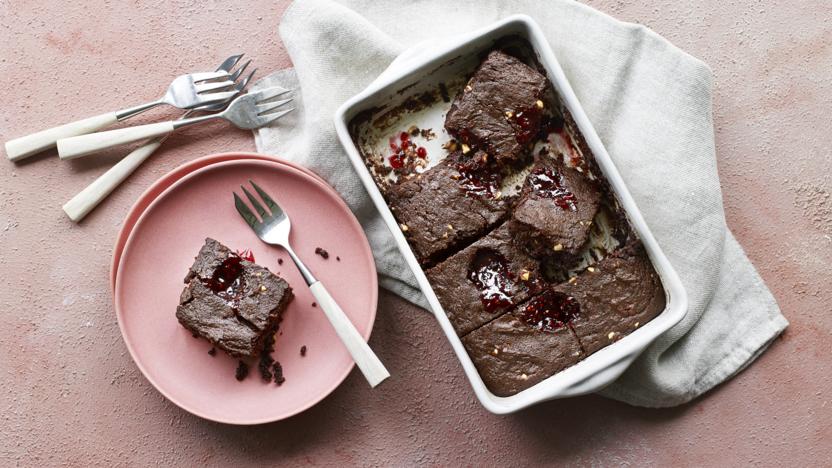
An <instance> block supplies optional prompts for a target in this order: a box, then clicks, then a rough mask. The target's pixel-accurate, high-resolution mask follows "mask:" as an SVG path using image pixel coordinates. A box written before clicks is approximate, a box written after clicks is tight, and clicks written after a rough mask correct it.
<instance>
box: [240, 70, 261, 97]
mask: <svg viewBox="0 0 832 468" xmlns="http://www.w3.org/2000/svg"><path fill="white" fill-rule="evenodd" d="M255 73H257V69H256V68H255V69H254V70H252V71H251V73H249V74H248V76H246V77H245V78H243V81H241V82H239V83H238V84H237V90H239V91H242V90H244V89H246V86H248V82H249V81H250V80H251V77H253V76H254V74H255Z"/></svg>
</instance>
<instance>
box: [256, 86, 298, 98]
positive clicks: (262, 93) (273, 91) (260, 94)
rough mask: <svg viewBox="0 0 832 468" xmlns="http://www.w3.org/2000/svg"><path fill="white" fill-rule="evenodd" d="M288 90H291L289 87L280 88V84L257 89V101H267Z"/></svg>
mask: <svg viewBox="0 0 832 468" xmlns="http://www.w3.org/2000/svg"><path fill="white" fill-rule="evenodd" d="M288 92H291V90H290V89H286V88H282V87H280V86H273V87H271V88H266V89H262V90H259V91H257V93H256V94H257V102H263V101H267V100H269V99H272V98H276V97H278V96H282V95H284V94H286V93H288Z"/></svg>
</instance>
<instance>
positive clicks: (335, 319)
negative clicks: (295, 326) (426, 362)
mask: <svg viewBox="0 0 832 468" xmlns="http://www.w3.org/2000/svg"><path fill="white" fill-rule="evenodd" d="M249 183H250V184H251V186H252V187H254V190H255V191H257V194H258V195H260V199H262V200H263V203H265V205H266V206H267V207H268V211H267V210H266V208H264V207H263V205H262V204H260V202H259V201H258V200H257V199H256V198H255V197H254V196H253V195H252V194H251V193H250V192H249V191H248V190H247V189H246V188H245V187H244V186H242V185H241V186H240V188H241V189H243V193H245V195H246V198H248V201H249V202H250V203H251V206H253V207H254V209H255V210H256V211H257V214H259V215H260V218H259V220H258V218H257V216H255V215H254V213H252V212H251V210H250V209H249V208H248V206H246V204H245V202H243V200H242V199H241V198H240V196H239V195H237V192H234V205H235V206H236V207H237V212H239V213H240V216H242V217H243V219H244V220H245V222H246V223H248V225H249V226H250V227H251V229H253V230H254V232H255V234H257V237H259V238H260V240H262V241H263V242H265V243H267V244H271V245H278V246H280V247H283V249H284V250H285V251H286V253H288V254H289V257H291V258H292V261H293V262H295V266H296V267H297V268H298V270H300V274H301V276H303V279H304V280H305V281H306V284H307V285H309V289H310V290H311V291H312V295H313V296H315V299H316V300H317V301H318V304H320V306H321V309H322V310H323V311H324V313H325V314H326V318H327V319H329V322H330V323H331V324H332V326H333V328H335V332H336V333H337V334H338V337H339V338H341V341H342V342H343V343H344V345H345V346H346V347H347V350H348V351H349V353H350V355H351V356H352V359H353V361H355V363H356V364H357V365H358V368H359V369H361V372H362V373H363V374H364V377H365V378H366V379H367V382H369V383H370V386H371V387H375V386H376V385H378V384H380V383H381V382H382V381H383V380H384V379H386V378H387V377H390V373H389V372H387V369H386V368H385V367H384V364H382V363H381V361H380V360H379V358H378V356H376V355H375V353H373V350H372V349H370V346H369V345H368V344H367V342H366V341H364V337H362V336H361V334H360V333H358V330H356V329H355V326H353V324H352V322H350V319H349V318H348V317H347V315H346V314H345V313H344V311H343V310H341V307H340V306H338V303H336V302H335V300H334V299H333V298H332V296H331V295H330V294H329V292H328V291H327V290H326V288H325V287H324V285H323V284H321V282H320V281H318V280H317V279H316V278H315V276H314V275H313V274H312V272H311V271H309V268H307V267H306V265H304V263H303V262H302V261H301V259H300V258H298V255H297V254H296V253H295V251H294V250H292V246H291V245H290V244H289V231H290V230H291V223H290V221H289V216H288V215H287V214H286V213H285V212H284V211H283V210H282V209H281V208H280V206H279V205H278V204H277V203H276V202H275V201H274V200H273V199H272V198H271V197H270V196H269V195H268V194H267V193H266V192H265V191H264V190H263V189H261V188H260V187H259V186H258V185H257V184H255V183H254V182H252V181H251V180H249Z"/></svg>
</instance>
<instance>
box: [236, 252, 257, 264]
mask: <svg viewBox="0 0 832 468" xmlns="http://www.w3.org/2000/svg"><path fill="white" fill-rule="evenodd" d="M237 255H238V256H239V257H240V258H242V259H243V260H247V261H249V262H251V263H254V252H252V251H251V249H245V250H243V251H242V252H240V251H239V250H238V251H237Z"/></svg>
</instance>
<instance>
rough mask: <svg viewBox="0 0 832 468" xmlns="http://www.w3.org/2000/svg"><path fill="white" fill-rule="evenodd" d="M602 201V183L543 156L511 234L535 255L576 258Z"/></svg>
mask: <svg viewBox="0 0 832 468" xmlns="http://www.w3.org/2000/svg"><path fill="white" fill-rule="evenodd" d="M601 198H602V192H601V188H600V186H599V184H597V183H595V182H594V181H591V180H589V178H588V177H586V176H585V175H584V174H583V173H582V172H580V171H578V170H577V169H576V168H572V167H567V166H566V165H565V164H564V163H563V161H562V160H561V158H560V157H559V156H558V157H551V156H549V155H543V156H540V157H538V158H537V161H536V162H535V163H534V165H533V166H532V168H531V171H530V173H529V175H528V177H526V181H525V183H524V185H523V189H522V190H521V194H520V199H519V201H518V202H517V205H516V206H515V207H514V210H513V212H512V216H511V222H510V226H511V229H512V232H513V233H514V235H515V236H517V240H518V242H520V243H522V244H523V245H524V247H525V248H526V249H528V251H529V253H531V254H532V255H534V256H538V257H546V256H554V257H556V258H561V259H564V260H566V259H569V258H573V257H574V256H576V255H577V254H578V253H579V252H580V250H581V249H582V248H583V246H584V245H585V244H586V241H587V239H588V238H589V231H590V227H591V226H592V220H593V218H594V217H595V213H596V212H597V211H598V206H599V204H600V202H601Z"/></svg>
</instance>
